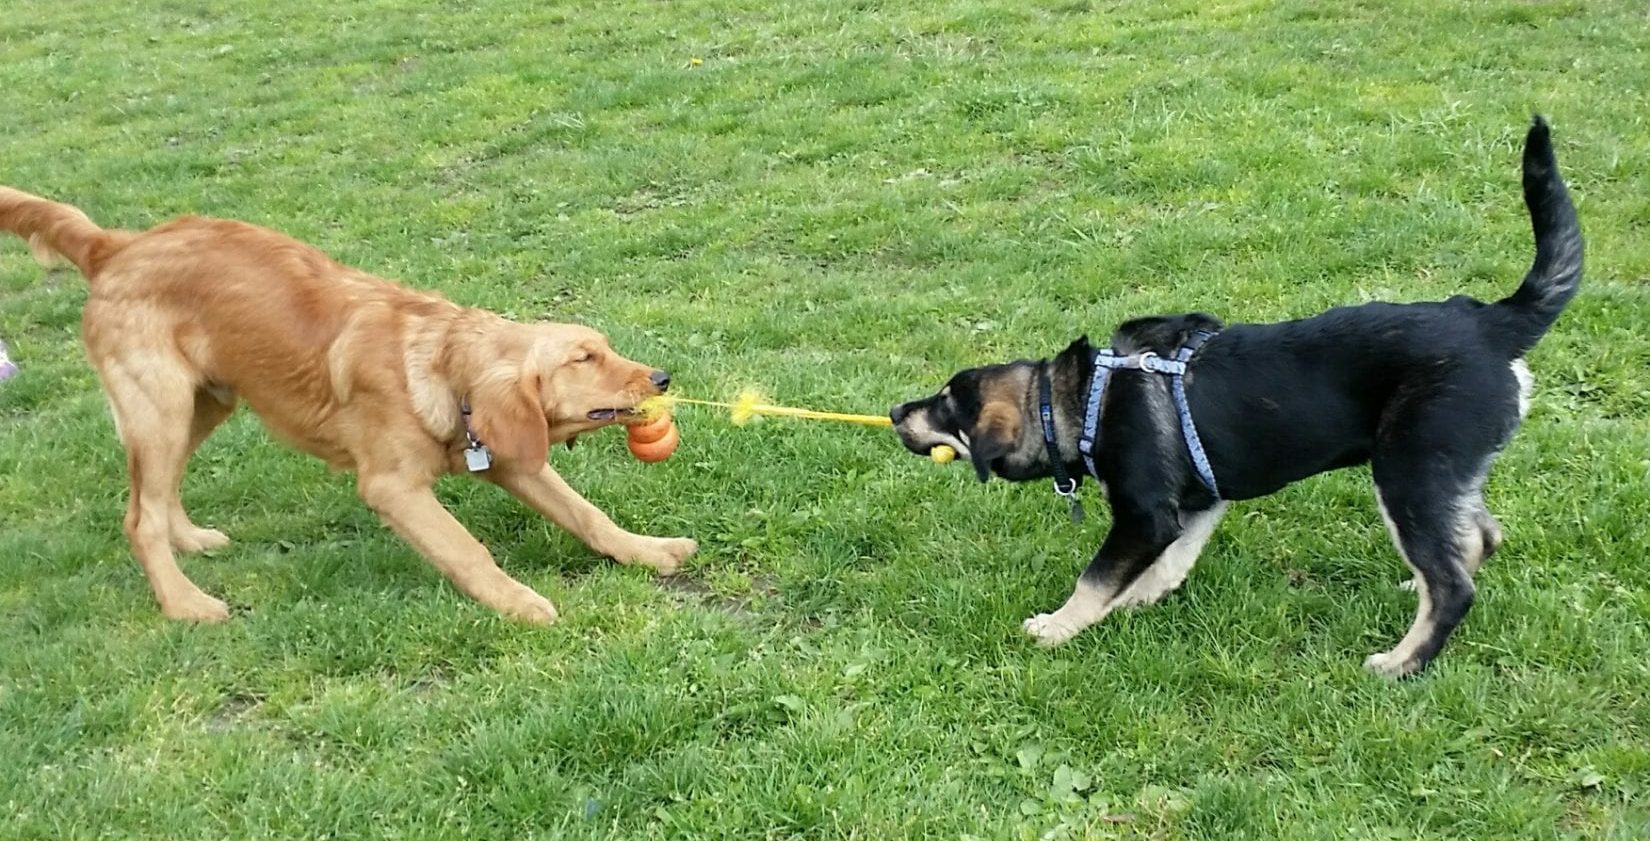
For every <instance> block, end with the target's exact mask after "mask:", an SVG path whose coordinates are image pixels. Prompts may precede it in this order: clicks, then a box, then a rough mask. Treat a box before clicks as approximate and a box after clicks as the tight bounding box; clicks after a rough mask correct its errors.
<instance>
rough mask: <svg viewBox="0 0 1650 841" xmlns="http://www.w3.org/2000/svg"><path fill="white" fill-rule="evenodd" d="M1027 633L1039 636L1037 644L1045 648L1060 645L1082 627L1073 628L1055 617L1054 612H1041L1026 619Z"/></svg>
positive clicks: (1075, 634)
mask: <svg viewBox="0 0 1650 841" xmlns="http://www.w3.org/2000/svg"><path fill="white" fill-rule="evenodd" d="M1023 627H1024V628H1025V631H1026V633H1028V634H1030V635H1032V636H1033V637H1036V638H1037V644H1038V645H1041V646H1043V647H1045V648H1051V647H1053V646H1056V645H1059V644H1060V643H1063V642H1065V641H1066V640H1069V639H1071V638H1072V637H1075V636H1077V632H1079V631H1081V630H1083V629H1082V628H1073V627H1072V626H1070V625H1067V624H1065V623H1064V622H1061V621H1060V620H1059V619H1057V618H1055V615H1054V614H1052V613H1039V614H1037V615H1036V616H1033V617H1031V618H1030V619H1027V620H1026V621H1025V624H1024V625H1023Z"/></svg>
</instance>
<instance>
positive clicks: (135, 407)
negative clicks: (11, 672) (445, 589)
mask: <svg viewBox="0 0 1650 841" xmlns="http://www.w3.org/2000/svg"><path fill="white" fill-rule="evenodd" d="M0 228H3V229H5V230H8V231H11V232H12V233H14V234H17V235H19V236H21V237H24V238H25V239H28V240H29V243H30V246H31V248H32V249H33V250H34V252H35V255H36V257H39V258H41V259H42V260H43V261H44V260H46V259H47V258H49V257H50V256H51V255H52V254H54V253H55V254H60V255H62V256H64V257H66V258H67V259H68V260H69V261H70V262H72V263H74V264H75V266H77V267H78V268H79V269H80V271H81V273H82V274H84V275H85V276H86V278H87V280H88V281H89V282H90V283H91V294H90V296H89V298H88V300H87V302H86V309H85V313H84V316H83V319H82V328H83V330H82V334H83V336H84V338H85V342H86V351H87V354H88V356H89V357H90V359H91V362H92V364H93V366H95V367H96V369H97V373H98V376H99V378H100V379H101V380H102V382H103V388H104V391H105V393H106V394H107V396H108V399H109V405H110V408H111V410H112V411H113V414H114V419H115V426H116V430H117V431H118V433H119V435H120V440H121V443H122V444H123V445H124V446H125V448H126V453H127V467H128V472H129V473H130V478H131V486H132V489H131V498H130V501H129V504H128V506H127V511H126V525H125V530H126V535H127V538H128V539H129V540H130V541H131V544H132V549H133V552H134V553H135V554H136V555H137V558H138V562H139V563H140V564H142V566H143V570H144V572H145V574H147V575H148V577H149V583H150V585H151V586H152V587H153V588H154V592H155V598H156V599H157V600H158V601H159V602H160V607H161V611H162V612H163V613H164V614H165V615H167V616H169V617H171V618H174V619H189V620H196V621H217V620H222V619H225V618H227V617H228V616H229V610H228V607H227V606H225V604H224V603H223V602H222V601H219V600H218V599H216V598H213V597H212V596H209V595H207V594H206V593H204V592H202V591H201V590H200V589H199V588H198V587H196V586H195V584H194V583H193V582H191V581H190V580H189V579H188V578H187V577H186V576H184V574H183V572H182V571H181V570H180V569H179V568H178V565H177V561H176V559H175V557H174V555H173V553H174V551H178V552H191V551H199V550H202V549H209V548H213V547H217V546H221V545H223V544H225V543H226V542H228V538H226V537H224V535H223V534H222V533H221V532H218V531H216V530H213V529H206V528H201V527H198V526H196V525H195V524H194V523H193V522H191V521H190V519H189V517H188V515H187V514H185V513H184V510H183V505H182V502H181V501H180V498H179V496H178V487H179V484H180V483H181V481H182V479H183V471H184V465H185V462H187V461H188V458H189V455H190V453H191V452H193V451H194V449H195V448H196V447H197V446H199V445H200V443H201V441H202V440H203V439H205V438H206V436H207V435H208V434H209V433H211V431H212V430H213V428H215V427H216V426H217V425H218V424H220V423H222V422H223V420H224V419H225V418H227V417H228V416H229V414H230V412H232V411H233V410H234V407H235V404H236V402H237V400H244V401H246V403H247V405H248V406H250V407H251V408H252V411H253V412H255V413H257V415H258V417H259V418H261V419H262V420H263V422H264V424H265V425H266V426H267V427H268V428H269V430H270V432H271V433H273V434H274V435H275V436H276V437H278V438H280V439H281V440H283V441H285V442H286V443H288V444H290V445H292V446H293V447H296V448H298V449H300V450H303V451H305V452H308V453H311V454H313V455H315V456H318V457H319V458H322V459H324V460H326V462H327V464H328V465H330V466H331V467H333V468H334V469H338V470H354V471H355V472H356V474H357V487H358V491H359V493H360V496H361V498H362V500H364V501H365V502H366V503H367V505H369V506H371V507H372V509H373V510H374V511H376V512H377V513H378V515H379V516H380V517H381V518H382V519H383V521H384V522H385V524H387V525H388V526H389V527H390V528H391V529H393V530H394V531H395V532H396V533H397V534H399V535H401V537H402V538H403V539H405V540H406V541H407V542H408V543H410V544H412V546H413V548H415V549H416V550H418V552H419V553H420V554H422V555H423V556H424V557H425V558H426V559H427V560H429V562H430V563H432V564H434V565H435V566H436V568H437V569H440V570H441V572H442V574H443V575H445V576H447V578H448V579H450V580H451V581H452V582H453V584H454V585H456V586H457V587H458V588H459V589H460V590H462V591H464V592H465V593H466V594H468V595H469V596H470V597H471V598H473V599H475V600H476V601H478V602H481V603H482V604H484V605H487V606H488V607H491V608H493V609H495V610H498V611H500V612H502V613H505V614H507V615H509V616H512V617H515V618H517V619H524V620H528V621H534V622H550V621H552V620H553V619H554V618H555V616H556V610H555V608H554V607H553V606H552V605H551V604H550V602H549V601H548V600H546V599H545V598H544V597H542V596H540V595H539V594H538V593H535V592H534V591H533V590H532V589H530V588H528V587H527V586H525V585H523V584H521V583H520V582H517V581H515V580H514V579H512V578H510V576H508V575H506V574H505V573H504V572H503V571H502V570H500V569H499V568H498V565H497V564H495V563H494V561H493V558H492V555H491V554H490V553H488V551H487V549H486V547H484V546H482V545H481V544H480V543H479V542H477V541H476V539H475V538H474V537H471V536H470V533H469V532H468V531H466V530H465V529H464V527H463V526H462V525H460V524H459V523H458V521H457V520H455V519H453V516H452V515H451V514H449V513H448V512H447V511H446V509H444V508H443V507H442V506H441V504H440V502H438V501H437V500H436V497H435V494H434V493H433V492H432V488H433V486H434V484H435V481H436V479H437V478H438V477H440V476H441V475H442V474H444V473H464V472H468V471H467V470H466V467H465V462H464V456H463V451H464V449H465V447H466V438H465V433H464V421H463V417H462V414H461V412H460V410H459V407H460V404H461V402H462V401H463V400H464V399H465V398H468V400H469V402H470V404H471V407H472V422H473V427H474V430H475V433H476V437H477V438H479V439H480V440H481V441H482V442H483V443H485V444H486V445H487V446H488V447H489V448H491V450H492V452H493V455H494V459H493V466H492V467H491V469H489V470H486V471H483V472H479V473H476V474H474V475H476V476H478V477H479V478H482V479H486V480H488V481H490V482H493V483H495V484H497V485H499V486H501V487H503V488H505V489H506V490H508V491H509V492H510V493H512V494H514V495H515V496H516V497H517V498H519V499H521V500H522V501H523V502H525V503H527V504H528V505H529V506H531V507H532V508H534V509H535V510H537V511H538V512H539V513H541V514H543V515H544V516H546V517H549V518H550V519H551V520H553V521H554V522H555V523H556V524H557V525H559V526H561V527H562V528H565V529H567V530H568V531H570V532H572V533H573V534H574V535H575V536H577V537H578V538H579V539H580V540H583V541H584V542H585V543H586V544H588V545H589V546H590V547H591V548H592V549H594V550H596V551H597V552H600V553H602V554H605V555H609V556H611V557H613V558H615V559H617V560H619V561H620V562H622V563H635V564H643V565H646V566H650V567H652V568H653V569H655V570H657V571H658V572H660V573H661V574H669V573H671V572H674V571H675V570H676V567H677V565H678V564H679V563H680V562H681V561H682V560H683V559H684V558H686V557H687V556H688V555H690V554H692V553H693V552H694V550H695V548H696V546H695V544H694V543H693V541H691V540H686V539H681V538H656V537H646V536H643V535H638V534H633V533H631V532H628V531H625V530H624V529H622V528H620V527H618V526H617V525H615V524H614V523H613V521H612V520H610V519H608V517H607V515H606V514H603V513H602V512H601V511H600V510H599V509H597V508H596V507H595V506H593V505H591V504H590V503H589V502H587V501H585V499H584V498H583V497H581V496H579V494H578V493H577V492H576V491H574V490H573V489H572V488H570V487H568V485H567V483H566V482H564V481H563V480H562V478H561V477H560V476H558V475H557V474H556V473H555V471H553V470H551V469H550V467H549V466H548V465H547V464H546V459H547V457H548V455H549V449H550V446H551V445H553V444H557V443H561V442H564V441H565V442H569V443H571V442H572V440H573V439H574V437H575V436H577V435H578V434H580V433H582V432H587V431H589V430H592V429H595V428H598V427H601V426H605V425H608V424H611V423H613V422H614V421H613V419H612V417H611V416H609V414H608V413H606V412H603V411H602V410H625V409H628V408H631V407H633V406H635V404H636V403H637V402H639V401H641V400H642V399H644V398H646V397H650V396H653V395H655V394H657V393H659V390H660V389H659V387H658V386H656V385H655V384H654V382H653V380H652V379H651V377H652V375H653V374H654V372H653V370H652V369H651V368H649V367H647V366H644V365H640V364H638V363H636V362H632V361H630V360H628V359H625V358H623V357H621V356H619V355H618V354H616V353H614V352H613V350H612V348H611V347H609V346H608V342H607V339H606V338H605V337H604V336H602V335H601V334H600V333H598V332H596V331H594V330H591V329H589V328H586V327H581V326H578V325H572V324H517V323H514V322H511V321H507V320H505V319H503V318H500V317H499V316H496V315H493V314H492V313H488V312H485V311H483V310H477V309H472V308H469V307H461V306H458V305H456V304H454V303H452V302H450V301H447V300H446V299H444V298H441V297H440V296H437V295H434V294H431V293H427V292H420V291H415V290H411V289H407V288H405V287H402V286H398V285H396V284H394V283H391V282H389V281H386V280H383V279H380V278H377V277H374V276H372V275H369V274H366V273H365V272H361V271H357V270H355V269H351V268H349V267H347V266H343V265H340V264H338V263H336V262H334V261H333V260H331V259H330V258H328V257H327V256H326V255H325V254H323V253H321V252H320V251H318V250H316V249H314V248H311V247H310V246H308V245H305V244H303V243H301V242H298V241H297V240H294V239H291V238H290V237H287V236H284V235H282V234H279V233H276V232H275V231H271V230H268V229H266V228H261V227H258V226H255V225H249V224H246V223H244V222H234V221H227V220H221V219H206V218H201V217H184V218H181V219H178V220H176V221H173V222H168V223H166V224H163V225H159V226H157V227H155V228H152V229H150V230H148V231H145V232H142V233H137V232H129V231H112V230H104V229H103V228H100V227H98V226H97V225H96V224H94V223H93V222H92V221H91V220H90V219H89V218H87V217H86V215H85V214H84V213H82V212H80V211H79V210H77V209H75V208H73V207H70V206H68V205H64V204H59V203H56V202H52V201H48V200H46V199H42V198H39V197H38V196H33V195H30V194H28V193H24V192H20V191H17V190H13V189H10V188H5V187H0ZM592 413H597V416H593V415H592ZM617 414H619V415H621V416H622V414H623V413H622V411H621V412H619V413H617Z"/></svg>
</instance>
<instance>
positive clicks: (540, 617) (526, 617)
mask: <svg viewBox="0 0 1650 841" xmlns="http://www.w3.org/2000/svg"><path fill="white" fill-rule="evenodd" d="M498 610H499V612H500V613H502V614H504V615H505V616H508V617H510V618H511V619H514V620H516V621H518V622H530V623H532V624H534V625H549V624H551V623H553V622H555V621H556V616H557V614H556V606H555V605H553V604H551V603H550V600H549V599H547V598H545V597H543V596H541V595H539V594H538V593H535V592H533V591H532V589H530V588H528V587H525V586H524V587H522V588H521V590H520V591H519V592H517V593H515V594H514V595H512V596H510V597H509V598H507V599H506V600H505V602H504V603H503V604H501V605H499V608H498Z"/></svg>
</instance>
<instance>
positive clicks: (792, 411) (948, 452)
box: [636, 388, 957, 464]
mask: <svg viewBox="0 0 1650 841" xmlns="http://www.w3.org/2000/svg"><path fill="white" fill-rule="evenodd" d="M677 403H687V404H690V405H694V406H714V407H716V408H719V409H727V410H728V417H729V419H731V420H732V421H733V425H734V426H744V425H745V424H747V423H749V422H750V420H751V419H752V418H754V417H756V416H757V415H767V416H772V417H785V418H803V419H806V420H830V421H840V422H842V423H857V424H859V425H861V426H881V427H892V426H893V425H894V422H893V421H892V420H890V419H889V418H888V416H886V415H851V414H847V413H844V412H821V411H817V410H815V409H799V408H796V407H794V406H776V405H774V404H772V403H768V402H766V401H765V399H764V398H763V397H762V394H761V393H760V392H758V391H757V390H755V389H751V388H747V389H745V390H744V391H741V392H739V395H738V396H737V397H735V398H734V400H733V402H732V403H722V402H719V401H716V400H694V399H691V398H688V397H677V396H675V395H671V394H663V395H660V396H658V397H651V398H648V399H647V400H644V401H642V402H641V403H640V404H639V405H637V406H636V412H637V413H638V414H640V415H642V416H643V417H649V418H651V417H657V416H660V415H668V414H669V412H670V409H671V407H672V406H675V405H676V404H677ZM928 457H929V458H931V459H933V460H934V463H935V464H946V463H948V462H950V461H951V460H952V459H954V458H956V457H957V451H956V450H954V449H952V448H950V447H947V446H946V445H944V444H941V445H939V446H937V447H935V448H934V449H933V450H930V451H929V453H928Z"/></svg>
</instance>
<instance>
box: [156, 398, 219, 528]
mask: <svg viewBox="0 0 1650 841" xmlns="http://www.w3.org/2000/svg"><path fill="white" fill-rule="evenodd" d="M226 396H227V399H225V398H224V397H220V396H218V395H217V394H214V393H213V392H212V391H209V390H207V389H204V388H202V389H197V390H196V391H195V413H194V416H193V419H192V420H191V421H190V424H189V447H188V449H187V450H186V451H185V453H184V459H185V462H186V463H187V460H188V458H189V456H190V455H193V454H194V452H195V450H196V449H198V448H199V447H200V445H201V442H202V441H205V440H206V437H207V436H208V435H211V434H212V430H214V429H217V428H218V425H219V424H221V423H223V422H224V420H225V419H227V418H228V417H229V416H230V414H232V413H233V412H234V411H235V398H234V396H233V395H226ZM172 502H173V503H174V504H173V506H172V515H171V534H172V548H173V549H176V550H177V551H179V552H204V551H206V550H208V549H217V548H220V547H223V546H227V545H229V537H228V535H225V534H224V533H223V532H221V531H218V530H217V529H206V528H201V527H200V526H197V525H195V523H194V521H192V520H190V519H189V514H188V512H186V511H184V510H183V496H182V495H181V494H174V495H173V496H172Z"/></svg>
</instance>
